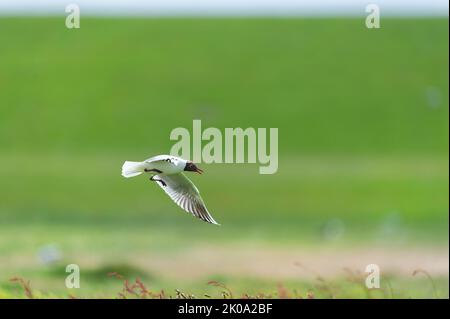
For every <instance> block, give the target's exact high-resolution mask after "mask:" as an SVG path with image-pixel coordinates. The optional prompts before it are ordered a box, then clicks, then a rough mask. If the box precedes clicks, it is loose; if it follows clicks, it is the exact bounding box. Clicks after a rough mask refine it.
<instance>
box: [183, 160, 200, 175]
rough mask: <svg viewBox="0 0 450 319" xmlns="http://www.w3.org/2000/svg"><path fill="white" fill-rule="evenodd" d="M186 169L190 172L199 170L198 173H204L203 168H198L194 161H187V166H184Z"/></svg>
mask: <svg viewBox="0 0 450 319" xmlns="http://www.w3.org/2000/svg"><path fill="white" fill-rule="evenodd" d="M184 170H185V171H188V172H197V173H199V174H202V173H203V170H201V169H200V168H198V167H197V165H195V164H194V163H192V162H187V163H186V166H185V168H184Z"/></svg>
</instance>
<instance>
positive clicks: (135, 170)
mask: <svg viewBox="0 0 450 319" xmlns="http://www.w3.org/2000/svg"><path fill="white" fill-rule="evenodd" d="M143 172H144V165H143V163H142V162H130V161H125V163H123V165H122V176H123V177H127V178H128V177H133V176H138V175H140V174H142V173H143Z"/></svg>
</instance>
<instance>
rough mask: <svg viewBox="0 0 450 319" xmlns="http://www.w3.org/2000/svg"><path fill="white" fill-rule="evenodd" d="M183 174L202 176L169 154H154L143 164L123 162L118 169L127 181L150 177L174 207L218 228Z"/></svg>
mask: <svg viewBox="0 0 450 319" xmlns="http://www.w3.org/2000/svg"><path fill="white" fill-rule="evenodd" d="M184 171H188V172H197V173H199V174H201V173H203V171H202V170H201V169H200V168H198V167H197V166H196V165H195V164H194V163H192V162H191V161H187V160H185V159H182V158H179V157H176V156H171V155H158V156H154V157H151V158H149V159H146V160H145V161H143V162H130V161H126V162H125V163H123V166H122V176H124V177H127V178H128V177H133V176H138V175H140V174H142V173H150V174H152V176H151V177H150V180H151V181H154V182H156V183H157V184H158V185H159V186H160V187H161V188H162V189H163V190H164V191H165V192H166V194H167V195H169V197H170V198H172V200H173V201H174V202H175V203H176V204H177V205H178V206H180V207H181V208H183V209H184V210H185V211H187V212H188V213H191V214H193V215H194V216H196V217H198V218H200V219H202V220H204V221H205V222H208V223H211V224H216V225H219V224H218V223H217V222H216V221H215V220H214V218H212V216H211V214H210V213H209V212H208V209H207V208H206V206H205V203H204V202H203V199H202V198H201V196H200V192H199V191H198V189H197V187H195V185H194V183H192V182H191V180H190V179H189V178H187V177H186V176H185V175H184V174H183V172H184Z"/></svg>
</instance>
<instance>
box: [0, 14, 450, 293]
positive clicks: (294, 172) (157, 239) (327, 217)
mask: <svg viewBox="0 0 450 319" xmlns="http://www.w3.org/2000/svg"><path fill="white" fill-rule="evenodd" d="M0 39H1V41H0V154H1V156H0V176H1V179H0V193H1V201H0V270H1V278H0V297H2V294H3V296H18V295H19V296H20V292H17V291H16V290H15V288H14V287H12V285H11V283H8V278H9V277H11V276H24V277H26V278H29V279H31V281H32V283H34V284H35V287H36V288H37V289H39V290H40V291H43V294H44V295H51V294H52V293H55V294H57V295H58V296H65V295H66V289H65V288H64V286H63V285H64V283H63V279H61V278H64V276H65V274H64V270H63V269H64V268H63V267H62V266H61V265H63V264H64V265H65V264H67V263H77V264H79V265H80V267H81V268H82V271H83V267H84V269H86V268H88V269H90V270H89V271H91V272H92V273H93V274H95V273H99V278H100V279H98V281H96V280H90V281H89V280H88V279H86V281H87V282H85V284H84V286H83V288H82V289H80V290H77V291H75V292H73V291H71V292H70V293H71V294H74V295H78V296H80V297H83V296H84V297H86V296H99V295H100V296H108V297H110V296H113V295H114V293H115V291H116V290H117V285H116V284H114V283H110V281H108V280H111V279H109V278H108V279H106V281H104V278H103V277H102V276H104V274H103V273H104V272H107V271H119V270H121V271H122V272H125V273H126V274H127V273H130V276H131V275H134V274H135V273H136V272H137V273H140V274H141V276H144V277H145V276H147V277H148V278H147V279H148V280H149V282H150V283H151V285H153V287H162V288H164V287H169V288H170V287H175V286H176V287H185V288H186V289H188V290H189V289H190V290H192V291H200V292H201V291H206V290H207V289H209V288H208V287H206V288H205V287H202V286H200V284H199V283H200V282H201V283H204V282H206V281H207V279H210V278H216V277H217V276H218V278H220V279H221V280H223V281H225V282H227V283H228V284H229V285H231V286H234V287H237V288H236V289H241V290H242V291H245V290H251V289H254V291H258V289H263V288H264V287H273V286H275V284H274V283H276V282H277V281H278V279H277V278H278V277H277V276H273V277H272V276H271V275H270V273H269V274H268V275H266V276H259V277H258V278H257V279H255V280H256V282H252V283H248V280H251V279H249V278H250V277H251V276H250V277H249V276H248V275H247V274H246V273H242V275H241V276H239V275H236V274H235V273H229V272H228V269H232V267H231V266H230V267H231V268H227V267H225V266H224V268H223V269H222V268H221V264H218V265H213V266H214V269H215V271H213V272H212V271H210V272H209V273H208V271H206V272H205V273H204V278H203V277H201V276H200V277H195V279H194V277H193V276H191V273H190V272H189V271H188V270H186V269H185V267H183V264H182V263H183V262H187V263H188V264H190V265H191V266H192V267H196V262H197V263H198V264H208V263H210V260H209V259H208V258H209V257H208V256H209V255H208V253H204V254H198V255H195V254H193V255H190V254H187V256H185V255H180V254H181V253H182V252H186V251H187V252H189V251H190V250H192V249H197V250H199V251H201V252H204V251H203V250H202V249H206V250H207V252H210V251H220V250H221V249H225V248H226V249H228V250H227V253H226V254H225V253H224V254H223V256H224V260H226V261H227V260H228V261H229V262H230V263H233V262H232V260H233V250H234V249H237V250H239V249H241V250H242V249H243V250H244V251H245V249H248V250H249V251H252V250H255V249H256V250H258V249H259V250H261V251H262V252H264V251H265V249H266V248H267V247H270V249H272V250H274V251H277V249H293V250H295V249H304V250H307V251H314V250H315V249H319V250H321V249H324V248H327V249H331V250H333V251H334V250H336V251H341V250H342V251H354V250H356V251H359V250H358V249H360V250H365V249H371V248H372V247H378V248H379V249H381V251H384V250H385V249H386V250H389V249H397V250H398V251H400V252H403V251H406V252H412V253H414V249H417V255H418V260H420V259H421V258H420V252H421V251H424V250H425V251H429V250H432V251H436V256H438V257H439V256H443V257H444V258H445V256H447V274H444V275H443V277H442V272H441V273H439V274H438V275H436V276H440V277H439V278H440V279H439V280H437V282H438V285H442V288H441V286H439V289H441V290H442V291H439V296H441V297H442V296H447V297H448V209H449V199H448V191H449V169H448V168H449V166H448V136H449V135H448V129H449V126H448V116H449V114H448V105H449V103H448V84H449V83H448V69H449V68H448V67H449V65H448V53H449V48H448V19H410V18H409V19H384V20H383V25H382V28H381V29H378V30H369V29H367V28H366V27H365V25H364V23H363V21H362V20H361V19H263V18H258V19H237V18H236V19H169V18H166V19H107V18H102V19H94V18H90V19H83V21H82V27H81V29H78V30H69V29H66V28H65V26H64V21H63V20H62V19H60V18H1V19H0ZM193 119H201V120H202V126H203V128H206V127H210V126H214V127H218V128H221V129H223V128H225V127H243V128H246V127H255V128H256V127H267V128H268V127H277V128H279V170H278V172H277V173H276V174H274V175H259V174H258V165H256V164H251V165H247V164H239V165H238V164H234V165H230V164H228V165H226V164H212V165H204V164H203V165H200V166H201V167H202V168H204V169H205V171H206V174H204V175H203V176H201V177H200V176H192V175H190V176H191V177H192V180H193V181H194V182H195V183H196V185H197V186H198V188H199V189H200V190H201V192H202V196H203V198H204V199H205V202H206V204H207V206H208V207H209V210H210V211H211V213H212V214H213V216H214V217H215V219H216V220H217V221H219V222H220V223H221V224H222V226H220V227H215V226H212V225H208V224H206V223H202V222H200V221H198V220H196V219H194V218H193V217H191V216H189V215H188V214H185V213H183V212H182V211H181V210H180V209H178V208H177V207H176V205H175V204H174V203H173V202H171V201H170V199H168V198H166V195H165V194H164V193H163V192H162V191H161V190H160V189H159V188H157V187H155V185H153V184H152V183H151V182H149V181H148V180H147V179H146V178H143V177H139V178H133V179H127V180H126V179H124V178H123V177H122V176H121V175H120V169H121V165H122V163H123V161H124V160H143V159H145V158H147V157H150V156H153V155H156V154H165V153H168V152H169V150H170V148H171V146H172V145H173V143H174V142H173V141H170V140H169V134H170V132H171V130H172V129H174V128H176V127H186V128H188V129H190V130H191V128H192V120H193ZM49 247H50V248H49ZM205 247H206V248H205ZM49 250H50V252H51V254H56V255H58V257H55V260H56V261H55V262H53V261H52V262H46V260H45V259H46V257H45V256H46V254H47V252H48V251H49ZM230 251H231V252H230ZM51 254H50V255H51ZM268 255H269V256H270V252H269V253H268ZM43 256H44V257H43ZM180 256H182V257H180ZM189 256H190V257H191V258H193V259H195V261H192V260H191V261H189V260H188V261H186V258H189ZM228 257H230V258H231V261H230V259H228ZM160 258H169V259H170V258H174V259H173V260H174V263H175V262H176V263H181V264H180V265H179V269H178V268H176V269H172V270H171V271H172V272H178V273H179V274H180V276H179V278H178V277H177V279H176V282H174V281H175V280H174V279H173V278H172V277H171V275H167V274H166V272H165V270H164V269H165V268H164V267H165V266H164V265H160V264H158V260H159V259H160ZM177 258H179V259H180V260H178V259H177ZM274 258H275V257H274ZM398 258H400V259H401V258H402V257H401V256H399V257H398ZM215 260H220V258H219V259H215ZM292 261H293V260H291V259H289V262H291V263H292ZM148 262H150V264H151V266H148V267H147V265H150V264H148ZM287 262H288V261H287ZM407 262H408V261H406V260H405V263H407ZM255 263H257V260H255ZM49 264H50V265H49ZM349 266H352V265H351V264H350V265H349ZM408 266H410V267H412V268H414V267H415V266H416V265H408ZM417 266H418V267H419V266H420V265H417ZM444 266H445V265H444ZM61 267H62V268H61ZM236 268H239V260H236ZM55 269H56V270H55ZM61 269H62V273H61V272H60V271H59V270H61ZM408 269H409V268H408ZM183 271H186V273H185V274H184V276H183ZM318 272H320V269H319V270H318ZM55 273H56V275H55ZM169 273H170V271H169ZM409 274H410V273H409ZM166 275H167V276H166ZM401 275H402V273H401V271H400V275H397V274H396V275H395V278H400V279H398V280H399V283H398V285H399V286H401V287H409V285H412V286H414V287H413V288H411V289H409V288H408V289H406V288H405V289H404V290H403V291H402V294H400V295H401V296H407V297H408V296H413V297H430V296H433V292H430V290H429V289H428V288H427V289H425V290H424V288H423V287H424V286H426V285H424V284H423V282H420V280H419V279H414V280H415V281H414V282H413V283H411V280H412V279H410V278H409V277H408V276H406V275H405V274H403V275H405V276H401ZM93 276H94V275H93ZM214 276H216V277H214ZM94 277H95V276H94ZM166 277H167V278H166ZM441 277H442V278H441ZM183 278H185V280H183ZM197 278H200V279H197ZM405 278H406V279H405ZM203 279H204V280H203ZM295 280H298V281H299V282H303V281H304V280H305V279H304V278H302V276H301V273H299V277H298V279H295ZM295 280H294V279H291V278H288V279H286V280H285V281H286V284H287V285H293V286H295V285H294V281H295ZM414 283H417V284H416V285H415V284H414ZM298 285H299V286H300V287H305V286H301V285H302V284H301V283H299V284H298ZM306 285H307V284H306ZM297 287H298V286H297ZM307 287H309V286H307ZM169 288H168V289H169ZM203 288H205V289H203ZM114 289H116V290H114ZM267 289H269V288H267ZM300 290H301V288H300ZM306 290H307V288H304V289H303V291H306ZM349 290H351V289H350V288H349ZM318 295H320V293H318ZM400 295H397V296H400ZM340 296H351V297H359V296H362V297H367V296H366V295H364V294H362V295H360V294H359V293H355V294H352V293H351V292H349V293H348V294H347V295H346V294H345V293H343V294H341V295H340Z"/></svg>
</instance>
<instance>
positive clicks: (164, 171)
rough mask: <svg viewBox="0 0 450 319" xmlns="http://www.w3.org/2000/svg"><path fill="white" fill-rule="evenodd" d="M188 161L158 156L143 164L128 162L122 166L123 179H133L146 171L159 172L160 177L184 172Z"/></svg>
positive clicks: (174, 157) (168, 156)
mask: <svg viewBox="0 0 450 319" xmlns="http://www.w3.org/2000/svg"><path fill="white" fill-rule="evenodd" d="M186 163H187V161H186V160H185V159H182V158H180V157H176V156H170V155H158V156H154V157H150V158H149V159H146V160H145V161H143V162H130V161H126V162H125V163H124V164H123V166H122V176H123V177H133V176H137V175H140V174H142V173H144V172H146V171H152V170H153V171H154V172H158V171H160V172H161V173H159V172H158V174H159V175H171V174H178V173H181V172H183V170H184V168H185V167H186Z"/></svg>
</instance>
